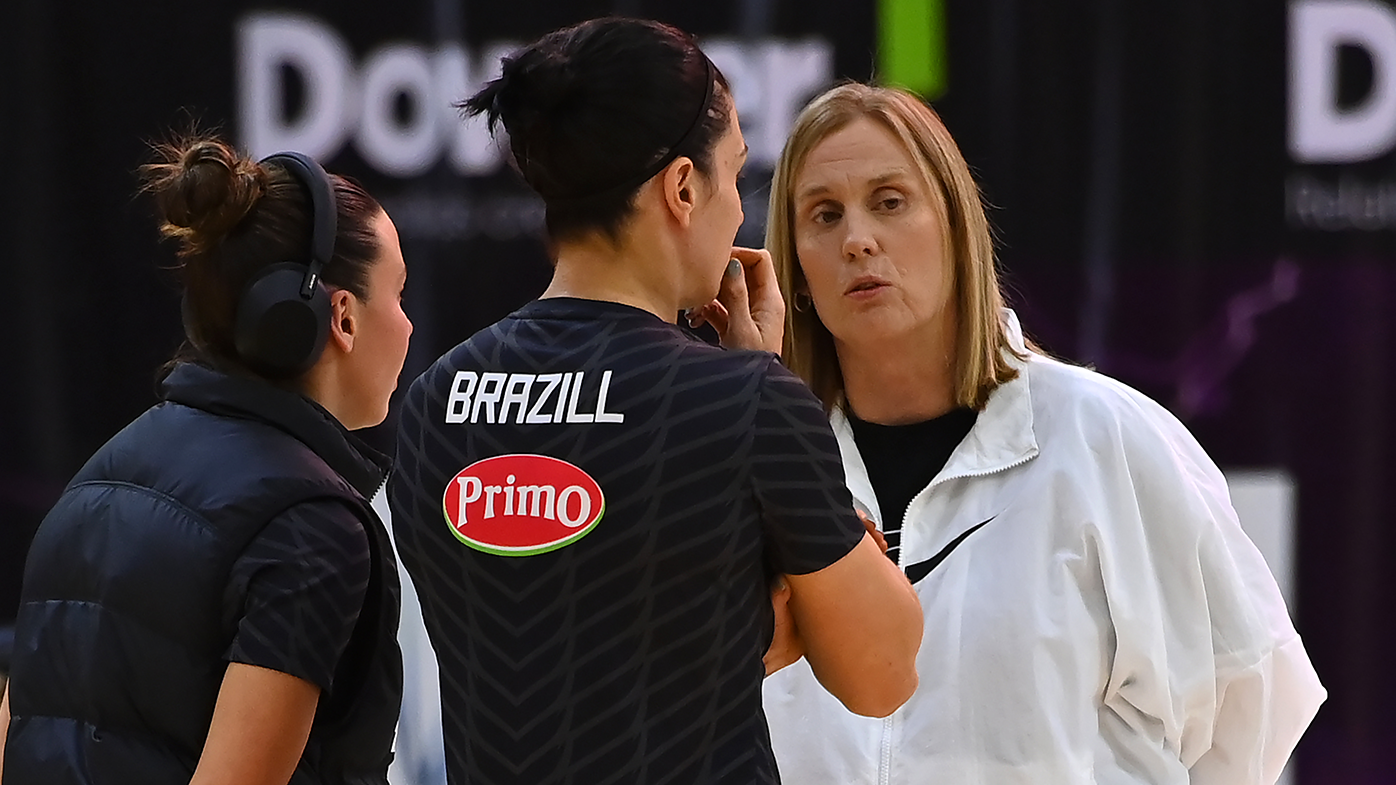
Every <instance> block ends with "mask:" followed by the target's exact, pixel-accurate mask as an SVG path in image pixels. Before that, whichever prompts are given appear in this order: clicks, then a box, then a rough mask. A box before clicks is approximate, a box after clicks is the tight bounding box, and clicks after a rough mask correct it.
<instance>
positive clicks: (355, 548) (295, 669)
mask: <svg viewBox="0 0 1396 785" xmlns="http://www.w3.org/2000/svg"><path fill="white" fill-rule="evenodd" d="M370 558H371V557H370V552H369V543H368V533H367V532H366V531H365V529H364V526H363V523H362V522H361V521H360V520H359V519H358V517H357V516H356V515H355V514H354V513H353V511H351V510H350V509H349V508H348V507H347V506H345V505H344V504H343V503H341V502H338V501H334V500H319V501H313V502H306V503H303V504H298V505H296V506H294V507H291V508H290V509H288V510H286V511H285V512H284V513H282V514H281V515H278V516H277V517H276V518H274V519H273V520H272V521H271V522H270V523H268V524H267V526H266V527H265V528H264V529H263V530H262V532H261V533H260V534H259V535H258V536H257V538H256V539H255V540H253V541H252V543H251V544H250V545H249V546H248V547H247V548H246V550H244V551H243V554H242V556H240V557H239V558H238V560H237V562H236V563H235V564H234V565H233V571H232V576H231V580H230V581H229V584H228V593H229V599H230V602H231V603H232V604H233V607H234V608H237V609H240V612H241V617H240V618H239V619H238V620H237V631H236V633H235V635H234V637H233V642H232V645H231V646H229V647H228V650H227V652H226V653H225V655H224V659H226V660H228V661H230V662H241V663H246V664H248V665H257V666H260V667H263V668H270V669H271V670H275V671H280V672H282V673H287V674H290V675H292V676H295V677H297V678H300V679H304V680H305V681H308V682H310V683H312V684H315V685H317V686H319V687H320V688H321V689H322V690H325V691H326V692H328V691H329V690H330V689H331V687H332V685H333V681H334V673H335V668H336V667H337V665H338V664H339V658H340V656H341V655H342V654H343V653H344V650H345V647H346V646H347V645H348V643H349V638H350V636H351V635H352V633H353V631H354V625H355V623H356V622H357V621H358V618H359V611H360V609H361V608H362V607H363V603H364V596H365V594H366V592H367V590H368V583H369V573H370V564H371V563H370Z"/></svg>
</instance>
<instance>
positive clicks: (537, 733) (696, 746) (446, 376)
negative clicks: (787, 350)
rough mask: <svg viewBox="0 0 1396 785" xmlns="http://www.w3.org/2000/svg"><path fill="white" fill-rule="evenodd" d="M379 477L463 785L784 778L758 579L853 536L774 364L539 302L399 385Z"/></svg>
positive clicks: (825, 556) (807, 398)
mask: <svg viewBox="0 0 1396 785" xmlns="http://www.w3.org/2000/svg"><path fill="white" fill-rule="evenodd" d="M398 461H399V466H398V470H397V472H396V473H395V475H394V478H393V480H392V481H391V483H390V485H389V497H390V500H391V502H392V506H393V527H394V530H395V535H396V541H397V544H398V548H399V551H400V553H401V556H402V561H403V564H404V565H405V566H406V567H407V570H408V572H409V573H410V574H411V576H412V579H413V582H414V583H415V584H416V588H417V591H418V593H419V595H420V596H421V600H422V610H423V616H424V618H425V621H426V626H427V631H428V633H429V635H430V637H431V641H432V645H433V647H434V648H435V650H436V654H437V658H438V660H439V663H440V668H441V690H442V714H443V724H444V733H445V740H446V761H447V770H448V774H449V777H450V780H451V782H453V783H456V784H457V785H463V784H464V783H472V784H475V785H478V784H480V783H490V784H491V785H493V784H495V783H501V784H502V783H511V784H512V783H529V784H530V785H537V784H541V783H576V784H577V785H582V784H583V783H588V784H589V783H603V782H605V783H647V784H648V783H733V784H734V785H735V784H736V783H740V784H741V785H750V784H751V783H773V782H777V781H778V777H777V775H776V772H775V761H774V758H773V757H772V755H771V750H770V740H769V736H768V734H767V730H766V723H765V717H764V715H763V714H762V711H761V681H762V678H763V676H764V668H763V666H762V663H761V658H762V655H763V654H764V653H765V650H766V648H767V647H768V646H769V644H770V639H771V632H772V625H773V621H772V615H771V607H770V595H769V589H768V585H769V580H770V578H771V575H772V573H773V572H783V573H791V574H800V573H808V572H813V571H816V570H819V569H822V568H824V567H826V566H828V565H830V564H832V563H833V562H835V561H837V560H839V559H840V558H842V557H843V556H844V555H845V554H847V553H848V552H849V551H850V550H852V548H853V546H854V545H856V544H857V543H858V541H859V540H860V539H861V538H862V537H863V529H862V526H861V524H860V523H859V521H858V519H857V518H856V517H855V516H854V514H853V512H852V500H851V498H850V496H849V494H848V491H847V490H846V488H845V487H844V482H843V470H842V466H841V464H840V461H839V457H838V446H837V443H836V442H835V440H834V437H833V434H832V433H831V432H830V430H829V426H828V422H827V419H826V418H825V416H824V414H823V411H822V410H821V408H820V406H819V403H818V401H817V400H815V398H814V397H813V395H812V394H811V393H810V392H809V390H808V389H807V388H806V387H805V386H804V385H803V384H802V383H801V382H800V381H799V380H798V379H797V378H796V377H795V376H793V375H792V374H791V373H790V372H789V371H787V370H785V368H784V367H783V366H781V365H780V364H779V362H778V361H777V360H776V358H775V357H774V356H773V355H771V354H767V353H761V352H738V351H724V350H721V349H718V348H716V347H712V346H708V345H706V344H703V343H701V342H698V341H695V340H694V339H692V338H690V337H689V336H687V335H685V334H684V333H683V332H681V331H680V330H679V329H678V328H676V327H675V326H674V325H672V324H668V323H666V322H664V321H662V320H660V319H658V318H656V317H655V316H653V315H651V314H649V313H647V312H645V311H641V310H639V309H636V308H631V307H629V306H625V305H620V304H615V303H605V302H595V301H588V300H576V299H570V298H559V299H549V300H540V301H537V302H534V303H531V304H529V305H527V306H525V307H524V308H523V309H521V310H520V311H518V312H517V313H515V314H514V315H512V316H510V317H509V318H507V319H505V320H503V321H501V322H500V323H498V324H496V325H495V326H493V327H491V328H489V329H487V330H485V331H482V332H481V333H479V334H477V335H475V336H474V337H472V338H471V339H470V340H468V341H466V342H465V343H463V344H461V345H460V346H458V347H456V348H455V349H454V350H452V351H451V352H450V353H449V354H447V355H446V356H445V357H443V358H442V359H441V360H439V361H437V363H436V364H435V365H433V366H432V367H431V368H430V369H429V370H428V371H427V372H426V373H425V374H423V375H422V377H421V378H419V379H418V380H417V381H416V382H415V383H413V384H412V386H411V388H410V389H409V391H408V393H407V396H406V400H405V402H404V406H403V412H402V416H401V424H400V431H399V445H398Z"/></svg>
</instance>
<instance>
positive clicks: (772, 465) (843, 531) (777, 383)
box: [751, 359, 865, 575]
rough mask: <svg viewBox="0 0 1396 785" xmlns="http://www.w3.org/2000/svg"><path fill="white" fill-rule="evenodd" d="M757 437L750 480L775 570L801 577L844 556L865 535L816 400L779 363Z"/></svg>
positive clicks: (769, 376) (762, 404)
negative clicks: (759, 506)
mask: <svg viewBox="0 0 1396 785" xmlns="http://www.w3.org/2000/svg"><path fill="white" fill-rule="evenodd" d="M754 438H755V443H754V445H753V450H752V461H751V476H752V483H753V485H754V488H755V492H756V497H757V500H758V501H759V502H760V504H761V510H762V515H763V518H764V521H765V531H766V537H767V541H768V546H767V550H768V555H769V557H770V560H771V564H772V566H773V567H774V568H775V569H776V571H777V572H781V573H785V574H788V575H803V574H805V573H811V572H816V571H818V570H822V569H824V568H825V567H828V566H829V565H831V564H833V563H834V562H836V561H838V560H839V559H842V558H843V557H844V556H846V555H847V554H848V552H849V551H851V550H853V547H854V546H856V545H857V544H858V543H859V542H860V541H861V540H862V539H863V536H864V533H865V529H864V528H863V524H862V522H861V521H859V520H858V517H857V514H856V513H854V511H853V497H852V496H851V495H850V494H849V492H848V488H847V486H845V485H844V474H843V463H842V460H841V459H840V457H839V446H838V441H837V440H836V439H835V438H834V433H833V431H832V430H831V429H830V428H829V419H828V417H826V416H825V414H824V410H823V408H822V407H821V406H820V404H819V400H818V399H817V398H815V397H814V394H813V393H811V392H810V390H809V388H808V387H806V386H805V385H804V383H803V382H801V381H800V379H799V378H798V377H796V376H795V375H794V374H792V373H791V372H790V371H788V370H786V368H785V367H784V366H783V365H781V364H780V363H778V362H776V361H775V360H774V359H772V360H771V364H770V365H769V366H768V367H767V369H766V374H765V378H764V379H763V380H762V383H761V388H760V401H759V403H758V408H757V412H756V428H755V437H754Z"/></svg>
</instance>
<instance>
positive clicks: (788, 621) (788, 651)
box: [761, 576, 805, 676]
mask: <svg viewBox="0 0 1396 785" xmlns="http://www.w3.org/2000/svg"><path fill="white" fill-rule="evenodd" d="M771 609H772V610H773V611H775V614H776V630H775V634H773V635H772V636H771V647H770V648H769V649H767V650H766V656H765V657H762V658H761V661H762V662H764V663H765V664H766V675H767V676H770V675H771V674H772V673H775V672H776V671H778V670H780V669H781V668H784V667H785V666H787V665H793V664H794V663H795V662H796V661H798V660H799V659H800V658H801V657H803V656H805V642H804V641H803V640H801V638H800V631H799V630H797V629H795V617H794V616H793V615H791V613H790V584H788V583H786V582H785V579H784V578H782V577H780V576H777V577H776V582H775V585H774V586H773V587H772V588H771Z"/></svg>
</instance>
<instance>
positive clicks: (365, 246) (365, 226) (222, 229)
mask: <svg viewBox="0 0 1396 785" xmlns="http://www.w3.org/2000/svg"><path fill="white" fill-rule="evenodd" d="M141 175H142V178H143V180H144V190H145V191H149V192H150V193H152V194H154V196H155V201H156V205H157V207H158V209H159V217H160V233H161V235H163V236H164V237H166V238H173V239H175V240H177V241H179V251H178V254H179V260H180V265H179V275H180V280H181V283H182V284H183V289H184V329H185V337H186V339H187V343H186V344H185V346H184V347H183V348H181V350H180V352H179V354H178V355H177V356H176V358H175V360H176V361H178V360H185V359H193V360H200V361H204V362H210V363H213V364H217V365H222V366H228V365H231V366H233V367H235V368H238V369H242V370H246V369H245V367H244V366H243V364H242V363H241V362H240V361H239V358H238V354H237V349H236V348H235V346H234V338H233V324H234V320H235V317H236V314H237V305H238V299H239V297H240V296H241V295H242V292H243V290H244V289H245V288H246V287H247V285H248V283H249V282H250V281H251V280H252V278H253V276H254V275H255V274H256V273H257V272H258V271H259V270H261V269H262V268H264V267H267V266H269V265H273V264H276V263H278V262H287V261H302V262H303V261H305V260H307V259H308V257H309V252H310V231H311V209H310V199H309V197H308V196H307V195H306V192H305V189H304V187H303V186H301V184H300V181H299V180H297V179H296V178H295V176H294V175H292V174H290V173H289V172H287V171H286V170H285V169H284V168H282V167H281V166H280V165H278V164H276V163H275V162H271V163H268V164H265V165H263V164H261V163H259V162H257V161H254V160H252V159H251V158H249V157H247V156H245V155H243V154H242V153H240V152H238V151H237V150H235V149H234V148H233V147H232V146H231V145H229V144H227V143H226V142H224V141H222V140H221V139H219V138H217V137H214V136H210V135H191V136H188V137H185V138H180V139H176V140H174V141H171V142H163V143H160V144H157V145H155V160H154V161H153V162H151V163H149V164H146V165H145V166H143V167H141ZM330 182H331V184H332V185H333V187H334V195H335V202H336V208H337V213H338V231H337V232H336V235H335V244H334V256H333V257H332V258H331V259H330V261H329V263H328V264H326V265H325V268H324V271H323V273H322V275H321V280H322V281H323V282H324V283H325V285H326V286H328V287H330V288H332V289H345V290H348V291H349V292H351V293H353V294H354V296H355V297H358V298H359V299H361V300H366V299H367V298H368V271H369V267H370V266H371V265H372V264H373V260H374V259H375V258H376V257H377V256H378V253H379V247H378V237H377V235H376V234H375V232H374V230H373V221H374V220H375V219H376V218H377V216H378V214H379V213H380V212H382V211H383V208H382V207H381V206H380V205H379V204H378V202H377V201H375V200H374V199H373V197H371V196H369V195H368V193H367V192H365V191H364V189H363V188H362V187H361V186H359V184H358V183H355V182H354V181H352V180H349V179H346V178H344V177H340V176H338V175H330Z"/></svg>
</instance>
